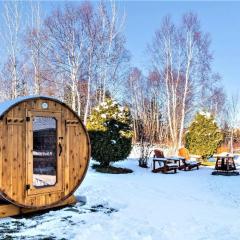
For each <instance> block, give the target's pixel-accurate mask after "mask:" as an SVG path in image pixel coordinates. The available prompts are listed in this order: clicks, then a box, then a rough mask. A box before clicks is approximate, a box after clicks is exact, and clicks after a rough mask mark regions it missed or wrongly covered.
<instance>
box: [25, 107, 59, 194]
mask: <svg viewBox="0 0 240 240" xmlns="http://www.w3.org/2000/svg"><path fill="white" fill-rule="evenodd" d="M26 130H27V134H26V138H27V139H26V143H27V148H26V151H27V152H26V157H27V174H26V175H27V184H26V191H27V194H28V195H34V194H39V193H46V192H49V193H53V192H55V191H61V190H62V187H63V185H62V150H63V149H62V142H61V140H62V137H61V136H62V135H61V114H60V113H58V112H38V111H28V112H27V121H26Z"/></svg>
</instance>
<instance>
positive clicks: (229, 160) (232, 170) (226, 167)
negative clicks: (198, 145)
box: [212, 154, 239, 176]
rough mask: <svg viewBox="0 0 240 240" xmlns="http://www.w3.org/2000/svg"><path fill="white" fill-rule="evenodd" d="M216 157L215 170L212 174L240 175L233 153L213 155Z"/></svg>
mask: <svg viewBox="0 0 240 240" xmlns="http://www.w3.org/2000/svg"><path fill="white" fill-rule="evenodd" d="M213 157H214V158H216V164H215V171H213V172H212V175H226V176H231V175H239V172H238V171H236V170H237V168H236V165H235V162H234V155H233V154H226V155H220V154H219V155H218V154H215V155H213Z"/></svg>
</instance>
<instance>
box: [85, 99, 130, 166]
mask: <svg viewBox="0 0 240 240" xmlns="http://www.w3.org/2000/svg"><path fill="white" fill-rule="evenodd" d="M131 121H132V119H131V115H130V112H129V109H128V108H127V107H122V106H120V105H119V104H117V102H116V101H113V100H112V99H110V98H107V99H106V101H105V102H103V103H101V104H100V105H99V106H97V107H96V108H95V109H94V110H93V111H92V114H91V116H90V117H89V119H88V122H87V129H88V132H89V136H90V141H91V152H92V157H93V159H94V160H96V161H98V162H99V163H100V165H101V166H102V167H106V166H109V164H110V162H116V161H120V160H123V159H125V158H127V157H128V155H129V154H130V152H131V149H132V135H133V132H132V126H131Z"/></svg>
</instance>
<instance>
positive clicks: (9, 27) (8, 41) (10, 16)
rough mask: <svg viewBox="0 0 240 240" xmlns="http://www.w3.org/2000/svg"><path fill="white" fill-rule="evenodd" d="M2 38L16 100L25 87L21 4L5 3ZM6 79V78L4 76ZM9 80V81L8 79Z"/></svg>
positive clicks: (12, 92) (11, 96) (13, 96)
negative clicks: (21, 36) (21, 58)
mask: <svg viewBox="0 0 240 240" xmlns="http://www.w3.org/2000/svg"><path fill="white" fill-rule="evenodd" d="M3 7H4V9H3V20H4V26H3V29H2V34H1V35H2V37H3V42H4V46H5V48H6V52H7V58H8V60H7V64H6V65H5V66H7V68H8V75H9V78H8V80H9V81H10V89H11V90H10V96H9V97H10V98H16V97H17V96H19V95H21V93H22V92H23V88H24V87H25V86H24V84H23V82H22V80H23V78H22V72H23V71H24V69H23V68H22V67H23V64H20V52H21V45H20V42H21V39H20V34H21V30H23V22H22V15H21V5H20V2H17V1H13V2H4V3H3ZM3 77H5V76H3ZM6 80H7V79H6Z"/></svg>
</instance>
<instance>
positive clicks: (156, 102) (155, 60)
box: [0, 1, 226, 149]
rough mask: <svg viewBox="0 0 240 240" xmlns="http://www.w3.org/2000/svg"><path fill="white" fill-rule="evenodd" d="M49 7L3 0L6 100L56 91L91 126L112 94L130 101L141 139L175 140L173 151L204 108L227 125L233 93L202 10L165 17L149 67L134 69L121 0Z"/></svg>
mask: <svg viewBox="0 0 240 240" xmlns="http://www.w3.org/2000/svg"><path fill="white" fill-rule="evenodd" d="M42 5H43V3H39V2H28V3H24V4H23V3H22V2H19V1H16V2H15V1H13V2H3V3H1V9H2V11H1V14H2V16H1V36H2V43H3V44H2V49H1V55H2V56H3V57H2V60H1V62H0V66H1V71H0V84H1V89H0V91H1V100H2V101H3V100H6V99H9V98H10V99H11V98H16V97H18V96H22V95H30V94H35V95H50V96H55V97H57V98H59V99H60V100H62V101H64V102H66V103H67V104H68V105H69V106H71V107H72V109H73V110H74V111H76V112H77V113H78V115H79V116H80V117H81V118H82V119H83V121H84V123H85V124H86V123H87V120H88V117H89V115H90V113H91V111H92V109H93V108H94V107H95V106H96V105H98V104H100V103H101V102H104V101H105V98H106V97H112V98H115V99H116V100H118V101H119V102H121V103H122V104H125V105H127V106H129V108H130V110H131V114H132V118H133V129H134V140H135V141H136V142H148V143H153V142H157V143H160V144H170V143H171V145H172V146H173V149H177V148H178V147H180V146H181V145H182V144H183V135H184V132H185V129H186V127H187V126H188V125H189V123H190V121H191V120H192V118H193V115H194V114H195V113H196V112H197V111H198V110H199V109H203V110H204V111H209V112H210V113H212V114H213V115H214V116H215V117H216V118H217V119H218V121H219V122H220V123H221V124H223V122H224V116H225V114H223V113H224V112H225V110H226V108H225V106H226V104H225V102H226V96H225V93H224V89H223V87H222V85H221V77H220V75H219V74H218V73H215V72H213V71H212V62H213V54H212V51H211V48H210V43H211V40H210V35H209V34H208V33H205V32H204V31H203V30H202V28H201V24H200V21H199V19H198V17H197V15H196V14H194V13H191V12H189V13H186V14H184V15H183V16H182V19H180V20H179V21H178V22H174V21H173V20H172V19H171V17H170V16H166V17H164V18H163V20H162V23H161V25H160V26H156V29H157V30H156V32H155V33H154V34H153V40H152V41H151V42H149V44H148V46H146V51H145V52H146V68H147V71H146V70H145V71H143V69H139V68H137V67H134V66H131V62H130V56H131V54H130V52H129V51H128V50H127V48H126V37H125V35H124V26H125V25H126V24H127V16H126V14H125V13H124V12H120V11H119V10H118V8H117V5H116V3H115V2H114V1H111V2H104V1H100V2H97V3H94V4H92V3H90V2H81V3H77V2H75V3H67V4H65V5H64V6H60V7H53V8H52V9H51V11H50V12H47V13H46V12H44V8H43V6H42ZM159 11H160V10H159ZM149 38H150V39H151V36H149ZM143 50H144V49H140V51H143Z"/></svg>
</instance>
